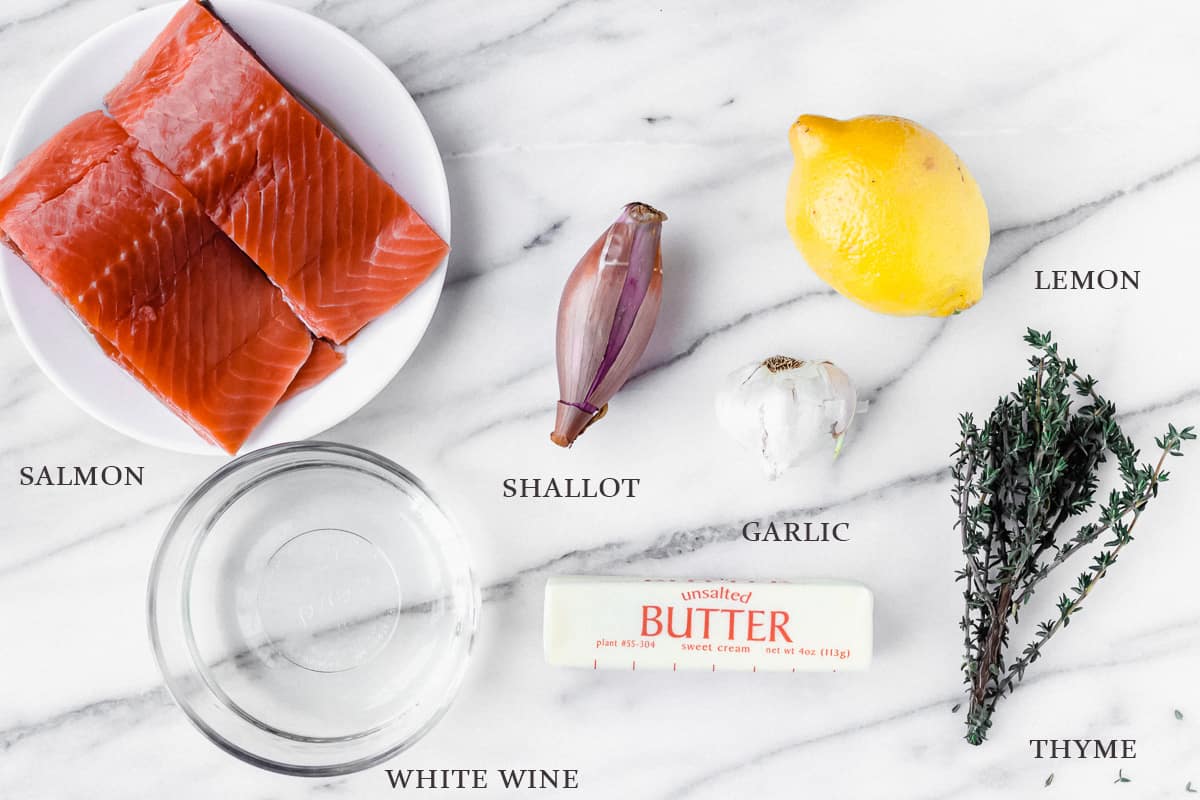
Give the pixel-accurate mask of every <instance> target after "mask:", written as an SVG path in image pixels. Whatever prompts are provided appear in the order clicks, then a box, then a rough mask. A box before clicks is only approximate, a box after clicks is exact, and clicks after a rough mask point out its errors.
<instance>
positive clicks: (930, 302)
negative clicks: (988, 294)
mask: <svg viewBox="0 0 1200 800" xmlns="http://www.w3.org/2000/svg"><path fill="white" fill-rule="evenodd" d="M789 138H790V139H791V145H792V152H793V154H794V155H795V159H796V163H795V168H794V169H793V171H792V179H791V183H790V184H789V185H788V195H787V224H788V230H790V231H791V234H792V239H793V240H794V241H795V242H796V246H797V247H798V248H800V252H801V253H802V254H803V256H804V259H805V261H807V262H808V265H809V266H810V267H812V269H813V271H814V272H816V273H817V274H818V275H819V276H821V278H822V279H823V280H825V281H826V282H827V283H829V285H830V286H832V287H833V288H834V289H837V290H838V291H839V292H841V293H842V294H843V295H845V296H846V297H849V298H850V299H852V300H854V301H856V302H858V303H860V304H862V305H864V306H866V307H867V308H869V309H871V310H872V311H879V312H881V313H884V314H898V315H904V316H911V315H917V314H924V315H928V316H933V317H944V316H947V315H949V314H955V313H958V312H959V311H962V310H964V309H967V308H970V307H971V306H973V305H975V303H977V302H978V301H979V298H980V297H982V296H983V261H984V258H985V257H986V256H987V249H988V242H989V240H990V238H991V235H990V233H989V229H988V216H987V207H986V206H985V205H984V202H983V195H982V194H980V192H979V186H978V185H977V184H976V183H975V179H974V178H972V177H971V173H970V172H968V171H967V168H966V167H965V166H964V165H963V163H962V162H961V161H960V160H959V158H958V156H957V155H955V153H954V151H953V150H951V149H950V148H949V147H948V146H947V145H946V143H945V142H943V141H942V140H941V139H939V138H938V137H937V136H936V135H935V134H934V133H932V132H931V131H929V130H926V129H925V128H922V127H921V126H920V125H918V124H916V123H915V122H912V121H910V120H907V119H902V118H900V117H882V116H867V117H856V118H854V119H850V120H845V121H841V120H836V119H830V118H829V117H819V116H813V115H808V114H806V115H804V116H802V117H800V118H799V119H797V120H796V122H795V123H794V124H793V125H792V129H791V134H790V137H789Z"/></svg>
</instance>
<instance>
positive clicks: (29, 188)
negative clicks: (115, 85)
mask: <svg viewBox="0 0 1200 800" xmlns="http://www.w3.org/2000/svg"><path fill="white" fill-rule="evenodd" d="M0 230H3V232H4V236H3V238H4V240H5V242H6V243H7V244H8V245H9V246H10V247H12V248H13V249H14V250H15V251H16V252H17V254H18V255H20V256H21V257H22V258H23V259H24V260H25V261H26V263H28V264H29V266H30V267H32V268H33V270H34V271H35V272H37V274H38V275H39V276H41V278H42V280H43V281H45V282H46V283H47V284H48V285H49V286H50V288H51V289H53V290H54V291H55V292H56V293H57V294H58V295H59V297H61V298H62V299H63V300H64V301H65V302H66V303H67V305H69V306H70V307H71V309H72V310H73V311H74V312H75V314H76V315H77V316H78V317H79V319H80V320H81V321H82V322H83V323H84V325H86V326H87V328H88V329H89V330H90V331H91V333H92V334H93V335H94V336H95V337H96V339H97V341H99V342H100V343H101V345H102V347H103V349H104V350H105V352H107V353H108V354H109V355H110V356H111V357H112V358H113V359H114V360H115V361H116V362H117V363H119V364H121V365H122V366H124V367H125V368H126V369H127V370H128V371H129V372H130V373H132V374H133V375H134V376H135V377H136V378H137V379H138V380H140V381H141V382H142V383H143V384H144V385H145V386H146V387H147V388H149V389H150V391H151V392H153V393H154V394H155V395H156V396H157V397H158V398H159V399H160V400H161V401H162V402H163V403H164V404H166V405H167V406H168V407H169V408H170V409H171V410H172V411H174V412H175V413H176V414H177V415H179V416H180V417H181V418H182V419H184V420H185V421H186V422H187V423H188V424H189V425H191V426H192V428H194V429H195V430H196V431H197V432H198V433H199V434H200V435H201V436H203V437H204V438H205V439H207V440H208V441H210V442H213V443H215V444H217V445H219V446H220V447H222V448H223V449H225V450H226V451H228V452H230V453H234V452H236V451H237V450H238V448H239V447H241V445H242V443H243V442H245V440H246V437H248V436H249V435H250V432H251V431H253V430H254V428H255V427H256V426H257V425H258V424H259V423H260V422H261V421H262V420H263V418H264V417H265V416H266V415H267V413H268V412H269V411H270V410H271V409H272V408H274V407H275V404H276V403H278V402H279V400H280V398H281V397H282V396H283V393H284V392H285V391H286V390H287V388H288V386H289V385H290V384H291V383H292V380H293V379H294V378H295V376H296V374H297V373H298V372H299V371H300V369H301V367H302V366H303V365H304V364H305V362H306V361H307V359H308V357H309V354H310V352H311V350H312V346H313V345H312V341H313V340H312V336H311V335H310V334H309V332H308V331H307V330H306V329H305V327H304V325H303V324H302V323H301V322H300V320H299V319H297V317H296V315H295V314H293V313H292V311H291V309H290V308H289V307H288V305H287V303H286V302H284V300H283V297H282V295H281V294H280V293H279V290H278V289H276V288H275V287H274V286H273V285H271V282H270V281H268V280H267V279H266V278H265V277H264V276H263V274H262V273H261V272H260V271H259V270H258V269H257V268H256V267H255V266H254V264H253V262H251V261H250V259H249V258H247V257H246V255H245V254H244V253H243V252H242V251H241V250H239V249H238V248H237V246H236V245H234V244H233V242H231V241H230V240H229V239H228V237H226V236H225V235H224V234H223V233H222V232H221V231H220V229H218V228H217V226H216V225H214V224H213V223H212V221H211V220H210V219H209V218H208V216H207V215H205V214H204V212H203V210H202V209H201V208H200V206H199V204H198V203H197V202H196V199H195V198H194V197H193V196H192V194H191V193H190V192H189V191H188V190H187V189H186V187H184V185H183V184H182V183H180V182H179V180H178V179H177V178H175V176H174V175H172V174H171V173H170V172H169V171H168V170H167V169H166V168H165V167H164V166H163V165H162V164H160V163H159V162H158V160H157V159H155V158H154V157H153V156H152V155H150V154H149V153H148V152H146V151H145V150H142V149H140V148H139V147H138V145H137V142H136V140H134V139H133V138H131V137H130V136H129V135H128V134H127V133H126V132H125V131H124V130H122V129H121V127H120V126H119V125H117V123H115V122H114V121H112V120H111V119H109V118H108V117H105V116H104V115H103V114H102V113H101V112H99V111H95V112H92V113H90V114H85V115H84V116H82V117H80V118H78V119H76V120H75V121H74V122H71V123H70V124H68V125H67V126H66V127H65V128H63V129H62V130H61V131H59V132H58V133H57V134H55V136H54V137H53V138H52V139H50V141H48V142H46V143H45V144H43V145H42V146H41V147H40V148H38V149H37V150H36V151H34V153H33V154H31V155H30V156H28V157H27V158H25V159H24V160H23V161H22V162H21V163H20V164H18V165H17V168H16V169H15V170H14V171H13V172H12V173H11V174H9V175H8V176H7V177H6V178H5V179H4V180H3V181H0Z"/></svg>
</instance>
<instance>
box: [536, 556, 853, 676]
mask: <svg viewBox="0 0 1200 800" xmlns="http://www.w3.org/2000/svg"><path fill="white" fill-rule="evenodd" d="M873 608H874V600H873V597H872V595H871V590H870V589H868V588H867V587H866V586H864V585H862V584H860V583H855V582H851V581H832V580H811V581H800V582H793V583H782V582H742V581H725V580H671V579H661V578H604V577H593V576H561V577H553V578H550V579H549V580H548V581H547V582H546V605H545V618H544V623H543V625H544V627H543V637H544V647H545V655H546V661H547V662H548V663H550V664H553V665H555V666H561V667H584V668H589V669H626V670H638V669H669V670H676V671H678V670H696V669H699V670H706V671H712V672H716V671H718V670H722V671H724V670H734V671H745V672H835V671H840V670H865V669H867V668H868V667H869V666H870V664H871V651H872V636H873V621H872V614H873Z"/></svg>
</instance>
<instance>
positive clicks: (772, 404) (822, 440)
mask: <svg viewBox="0 0 1200 800" xmlns="http://www.w3.org/2000/svg"><path fill="white" fill-rule="evenodd" d="M716 410H717V420H718V422H719V423H720V424H721V427H722V428H724V429H725V430H726V431H727V432H728V433H729V434H730V435H731V436H732V437H733V438H734V439H735V440H737V441H738V442H740V443H741V444H743V445H744V446H746V447H747V448H750V449H752V450H754V451H755V452H757V453H758V454H759V455H760V456H761V457H762V462H763V469H764V470H765V471H766V473H767V477H768V478H770V479H771V480H775V479H776V478H778V477H779V476H780V474H782V473H783V472H784V471H785V470H787V469H788V468H789V467H792V466H795V464H796V463H797V462H799V461H800V460H801V459H803V458H804V457H805V456H807V455H811V454H813V453H815V452H817V451H820V450H823V449H825V448H827V447H829V446H830V443H831V442H832V444H833V455H834V457H835V458H836V457H837V455H838V453H840V452H841V449H842V443H843V442H844V440H845V436H846V431H847V430H849V428H850V423H851V422H853V421H854V415H855V414H856V413H859V412H860V411H863V410H865V404H864V406H863V408H861V409H860V408H859V404H858V393H857V392H856V391H855V389H854V384H853V383H852V382H851V381H850V376H848V375H847V374H846V373H845V372H843V371H842V370H840V369H838V368H837V366H835V365H834V364H833V363H832V362H829V361H801V360H799V359H795V358H791V357H789V356H772V357H771V358H768V359H766V360H764V361H756V362H754V363H753V364H747V365H746V366H744V367H742V368H741V369H739V370H736V371H735V372H733V373H731V374H730V375H729V376H728V377H727V378H726V379H725V380H724V382H723V383H722V385H721V388H720V389H719V390H718V392H717V398H716Z"/></svg>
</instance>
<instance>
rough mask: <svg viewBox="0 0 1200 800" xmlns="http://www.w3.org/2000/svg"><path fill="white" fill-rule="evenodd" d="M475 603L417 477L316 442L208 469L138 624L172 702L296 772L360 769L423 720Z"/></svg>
mask: <svg viewBox="0 0 1200 800" xmlns="http://www.w3.org/2000/svg"><path fill="white" fill-rule="evenodd" d="M478 610H479V597H478V591H477V589H476V587H475V584H474V582H473V580H472V577H471V572H470V568H469V565H468V561H467V555H466V552H465V549H464V546H463V543H462V540H461V539H460V537H459V535H458V532H457V530H456V529H455V527H454V524H453V523H452V522H451V521H450V519H449V518H448V517H447V516H446V514H445V513H444V512H443V511H442V509H441V508H439V507H438V505H437V504H436V503H435V502H434V501H433V499H432V498H431V497H430V496H429V494H428V493H427V492H426V491H425V489H424V487H422V486H421V484H420V483H419V482H418V481H417V480H416V478H414V477H413V476H412V475H410V474H409V473H408V472H406V471H405V470H404V469H402V468H401V467H399V466H397V465H396V464H394V463H392V462H391V461H388V460H387V459H385V458H383V457H381V456H378V455H376V454H374V453H371V452H369V451H367V450H362V449H360V448H356V447H349V446H347V445H340V444H330V443H323V442H300V443H295V444H284V445H278V446H276V447H268V448H266V449H263V450H258V451H255V452H253V453H250V454H248V455H246V456H243V457H242V458H239V459H237V460H235V461H233V462H231V463H229V464H228V465H226V466H225V467H223V468H221V469H220V470H218V471H217V472H216V473H215V474H214V475H212V477H210V478H209V479H208V480H206V481H205V482H204V483H203V484H201V485H200V487H199V488H197V489H196V490H195V491H194V492H193V493H192V495H191V496H190V497H188V499H187V500H186V501H184V503H183V505H182V506H181V507H180V509H179V511H178V512H177V513H176V514H175V518H174V519H173V520H172V521H171V524H170V526H169V527H168V528H167V532H166V535H165V537H164V538H163V541H162V544H161V546H160V547H159V550H158V554H157V556H156V557H155V561H154V567H153V569H152V571H151V576H150V596H149V614H150V637H151V641H152V643H153V646H154V653H155V656H156V658H157V659H158V664H159V667H160V668H161V669H162V673H163V678H164V680H165V681H166V684H167V686H168V688H169V689H170V691H171V694H172V695H173V696H174V697H175V700H176V701H177V702H178V703H179V705H180V707H181V708H183V710H184V711H185V712H186V713H187V715H188V716H189V717H190V718H191V720H192V721H193V722H194V723H195V724H196V725H197V726H198V727H199V728H200V730H202V731H203V732H204V733H205V734H206V735H207V736H208V737H209V738H210V739H212V740H213V741H214V742H215V743H216V744H218V745H219V746H221V747H222V748H224V749H225V750H227V751H228V752H230V753H232V754H233V755H235V756H238V757H239V758H242V759H244V760H245V761H248V762H250V763H252V764H255V765H257V766H260V767H264V768H267V769H272V770H276V771H278V772H284V773H289V774H296V775H336V774H342V773H346V772H353V771H356V770H360V769H365V768H366V767H369V766H372V765H374V764H377V763H379V762H380V761H382V760H384V759H386V758H388V757H389V756H392V755H394V754H396V753H398V752H400V751H401V750H403V749H405V748H406V747H408V746H409V745H411V744H412V743H413V742H415V741H416V740H417V739H419V738H420V737H421V736H422V735H424V734H425V733H426V732H427V731H428V730H429V729H430V728H431V727H432V726H433V725H434V723H436V722H437V720H438V719H439V718H440V717H441V716H442V714H443V713H445V711H446V709H447V707H448V706H449V704H450V701H451V700H452V699H453V697H454V694H455V692H456V691H457V689H458V686H459V684H460V682H461V680H462V675H463V670H464V667H465V666H466V661H467V654H468V653H469V651H470V648H471V641H472V638H473V637H474V633H475V624H476V618H477V615H478Z"/></svg>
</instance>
